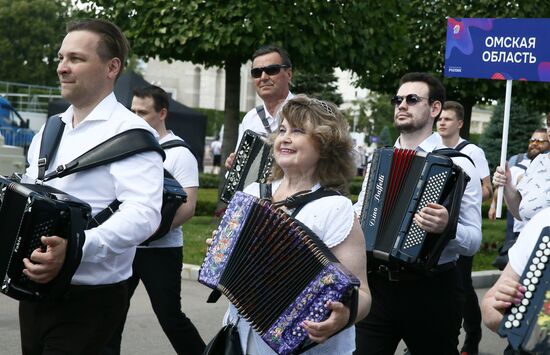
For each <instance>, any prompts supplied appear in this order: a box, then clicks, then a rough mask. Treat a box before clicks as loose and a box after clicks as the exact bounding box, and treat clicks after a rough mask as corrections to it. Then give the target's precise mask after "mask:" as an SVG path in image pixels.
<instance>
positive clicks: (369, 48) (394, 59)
mask: <svg viewBox="0 0 550 355" xmlns="http://www.w3.org/2000/svg"><path fill="white" fill-rule="evenodd" d="M388 6H392V5H389V4H387V3H386V2H371V3H370V10H369V11H372V12H373V13H374V14H379V13H380V10H381V8H387V7H388ZM392 11H393V15H391V16H387V17H384V18H382V17H380V18H378V19H377V23H378V25H379V30H378V33H373V34H372V36H365V39H366V41H368V42H369V45H366V46H364V47H362V48H363V50H364V52H363V55H364V57H365V58H367V59H366V60H365V61H364V63H363V64H364V65H363V66H362V67H361V68H356V72H357V74H358V75H359V76H360V85H361V86H364V87H367V88H369V89H371V90H374V91H379V92H386V93H395V91H396V89H397V85H398V81H399V78H400V77H401V76H402V75H403V74H405V73H406V72H410V71H425V72H431V73H433V74H435V75H436V76H438V77H440V78H442V77H443V69H444V60H445V40H446V23H447V17H449V16H451V17H457V18H461V17H480V18H486V17H494V18H512V17H523V18H530V17H550V2H549V1H542V2H532V1H526V0H507V1H505V2H502V1H500V0H482V1H477V0H466V1H452V0H437V1H436V0H429V1H425V0H411V1H406V2H400V3H399V4H398V5H397V6H396V7H394V8H393V10H392ZM369 27H372V24H370V25H369ZM443 81H444V84H445V87H446V89H447V97H448V98H449V99H452V100H456V101H460V102H461V103H462V104H463V105H464V106H465V109H466V116H467V117H466V118H467V122H465V123H466V125H465V126H466V127H465V128H466V129H469V118H470V113H471V107H472V106H473V105H474V104H476V103H480V102H484V101H485V100H498V99H501V98H503V97H504V93H505V85H504V82H502V81H492V80H481V79H466V78H445V79H444V80H443ZM547 93H548V84H547V83H537V82H529V83H525V82H514V89H513V96H514V97H515V98H516V99H517V101H521V102H522V103H524V104H528V105H529V106H531V107H532V108H533V109H534V110H537V111H539V112H545V111H550V101H548V100H546V99H545V97H546V96H547ZM462 133H463V134H464V133H467V132H462Z"/></svg>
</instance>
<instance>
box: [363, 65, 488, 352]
mask: <svg viewBox="0 0 550 355" xmlns="http://www.w3.org/2000/svg"><path fill="white" fill-rule="evenodd" d="M391 102H392V104H393V105H394V124H395V126H396V128H397V129H398V130H399V132H400V135H399V138H398V139H397V141H396V142H395V147H397V148H406V149H415V150H417V151H423V152H432V151H434V150H437V149H440V148H444V145H443V144H442V141H441V137H440V136H439V135H438V134H436V133H433V132H432V129H433V125H434V122H435V121H436V120H437V119H438V117H439V115H440V114H441V110H442V106H443V104H444V102H445V88H444V87H443V84H441V82H440V81H439V80H438V79H437V78H435V77H433V76H432V75H430V74H427V73H408V74H405V75H404V76H403V77H402V78H401V80H400V87H399V90H398V91H397V95H396V96H394V97H393V98H392V100H391ZM452 159H453V161H454V162H455V163H456V164H457V165H460V166H461V167H462V168H463V169H464V170H465V171H466V172H467V173H468V175H469V176H470V181H469V182H468V184H467V186H466V191H465V192H464V196H463V199H462V203H461V207H460V215H459V219H458V224H457V228H456V235H455V238H454V239H451V240H450V241H449V243H448V244H447V246H446V247H445V249H444V250H443V252H442V253H441V257H440V259H439V261H438V266H437V267H436V268H435V270H433V271H432V272H430V273H427V272H419V271H415V270H413V269H410V268H407V267H404V266H399V267H396V266H395V265H392V264H390V265H384V264H382V262H381V261H379V260H376V259H374V258H372V257H371V258H370V259H371V260H370V261H369V264H368V267H367V272H368V275H367V276H368V283H369V287H370V288H371V292H372V299H373V302H372V307H371V312H370V313H369V315H368V316H367V317H366V318H365V319H363V320H362V321H360V322H359V323H357V324H356V345H357V350H356V351H355V354H393V353H395V350H396V348H397V346H398V344H399V342H400V341H401V340H403V341H404V342H405V344H406V345H407V347H408V350H409V352H410V353H411V354H412V355H416V354H458V350H457V347H458V336H459V334H460V327H461V321H462V307H463V303H464V292H463V289H462V282H461V279H460V275H459V272H458V270H457V267H456V260H457V259H458V257H459V255H473V254H474V253H475V252H476V251H477V250H478V248H479V245H480V243H481V182H480V178H479V174H478V173H477V172H476V171H475V167H474V165H473V164H472V163H471V162H470V161H469V159H467V158H465V157H453V158H452ZM367 180H368V174H367V176H366V177H365V181H364V183H363V189H362V191H361V193H360V195H359V199H358V202H357V203H356V204H355V210H356V213H357V214H358V215H359V214H360V213H361V210H362V205H363V201H364V196H365V190H366V182H367ZM414 220H415V222H416V223H417V224H418V226H419V227H420V228H422V229H423V230H425V231H426V232H428V233H432V234H441V233H442V232H443V231H444V230H445V228H446V227H447V224H448V223H449V213H448V211H447V209H446V208H445V207H444V206H442V205H439V204H431V203H430V204H428V205H427V206H426V207H424V208H423V209H422V210H421V211H420V212H418V213H417V214H416V215H415V217H414ZM397 222H398V221H396V223H397ZM434 237H437V236H434Z"/></svg>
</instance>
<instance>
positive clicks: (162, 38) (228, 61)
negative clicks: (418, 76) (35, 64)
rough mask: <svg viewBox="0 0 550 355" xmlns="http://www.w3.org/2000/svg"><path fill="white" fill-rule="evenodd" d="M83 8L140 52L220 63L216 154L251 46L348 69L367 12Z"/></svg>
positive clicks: (283, 7)
mask: <svg viewBox="0 0 550 355" xmlns="http://www.w3.org/2000/svg"><path fill="white" fill-rule="evenodd" d="M386 3H388V4H393V5H396V4H397V2H396V1H395V0H389V1H387V2H386ZM393 8H395V7H392V9H393ZM89 11H90V12H91V13H93V14H96V13H98V14H99V15H101V16H106V17H107V18H109V19H111V20H113V21H114V22H115V23H116V24H117V25H119V26H120V27H121V28H122V29H123V30H124V33H125V34H126V35H127V36H128V38H129V39H130V41H131V43H132V46H133V49H134V51H135V53H137V54H138V55H140V56H143V57H155V56H157V57H159V58H160V59H165V60H184V61H191V62H194V63H197V64H204V65H206V66H222V67H224V69H225V78H226V80H225V117H224V137H223V141H224V146H223V151H222V156H223V157H225V156H227V155H228V153H229V152H231V151H232V150H233V149H234V147H235V144H236V140H237V133H238V132H237V128H238V122H239V118H240V117H239V110H238V109H239V93H240V66H241V64H242V63H245V62H246V61H247V60H249V59H250V57H251V54H252V53H253V52H254V50H255V49H256V48H258V47H259V46H261V45H265V44H269V43H273V44H278V45H281V46H283V47H285V48H286V49H287V50H288V52H289V53H290V56H291V58H292V61H293V65H294V66H295V68H296V70H298V69H299V70H303V71H304V72H306V71H309V72H319V71H328V70H330V69H331V68H333V67H340V68H342V69H354V68H356V67H360V65H359V63H360V62H362V61H363V53H362V50H363V48H362V47H363V45H362V43H363V42H364V41H365V38H366V36H365V34H366V33H365V32H364V31H366V30H368V29H367V28H366V27H367V26H365V23H367V22H366V19H368V18H369V17H370V16H373V13H372V12H370V4H369V3H367V2H365V1H359V0H356V1H345V0H333V1H317V0H303V1H260V0H255V1H254V0H249V1H211V0H210V1H209V0H206V1H204V0H187V1H177V0H156V1H141V0H140V1H135V0H120V1H111V0H96V1H95V4H92V5H91V6H90V8H89ZM382 12H384V13H387V14H388V15H389V14H390V13H391V12H390V10H386V9H383V10H382ZM371 30H372V31H373V32H375V31H374V28H371ZM386 35H387V34H386ZM221 173H222V174H223V169H222V172H221Z"/></svg>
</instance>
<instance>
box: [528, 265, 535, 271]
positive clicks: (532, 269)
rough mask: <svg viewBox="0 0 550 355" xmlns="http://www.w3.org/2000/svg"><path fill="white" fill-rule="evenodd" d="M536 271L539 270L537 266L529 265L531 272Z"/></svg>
mask: <svg viewBox="0 0 550 355" xmlns="http://www.w3.org/2000/svg"><path fill="white" fill-rule="evenodd" d="M536 269H537V266H536V265H533V264H531V265H529V270H531V271H535V270H536Z"/></svg>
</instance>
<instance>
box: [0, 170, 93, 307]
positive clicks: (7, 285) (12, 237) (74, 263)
mask: <svg viewBox="0 0 550 355" xmlns="http://www.w3.org/2000/svg"><path fill="white" fill-rule="evenodd" d="M90 213H91V208H90V206H89V205H88V204H87V203H85V202H83V201H81V200H79V199H77V198H75V197H73V196H71V195H68V194H66V193H64V192H62V191H59V190H57V189H54V188H52V187H49V186H45V185H34V184H20V183H17V182H14V181H11V180H8V179H6V178H4V177H0V221H2V223H0V278H1V281H2V284H1V289H0V290H1V292H2V293H4V294H6V295H8V296H10V297H12V298H15V299H17V300H27V301H39V300H43V299H51V298H55V297H59V296H61V295H62V294H63V292H64V289H65V288H66V286H68V285H69V284H70V281H71V278H72V276H73V274H74V272H75V271H76V269H77V267H78V265H79V264H80V259H81V258H82V246H83V245H84V239H85V237H84V230H85V229H86V225H87V224H88V220H89V218H90ZM43 235H45V236H52V235H56V236H59V237H62V238H66V239H67V240H68V243H67V254H66V257H65V263H64V265H63V267H62V269H61V272H60V273H59V275H58V276H57V277H56V278H55V279H53V280H52V281H51V282H49V283H47V284H38V283H35V282H33V281H31V280H30V279H28V278H27V277H26V276H25V275H24V274H23V269H24V265H23V259H24V258H29V257H30V255H31V253H32V252H33V251H34V250H35V249H37V248H40V247H42V248H43V247H44V245H43V244H42V243H41V241H40V238H41V236H43Z"/></svg>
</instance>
